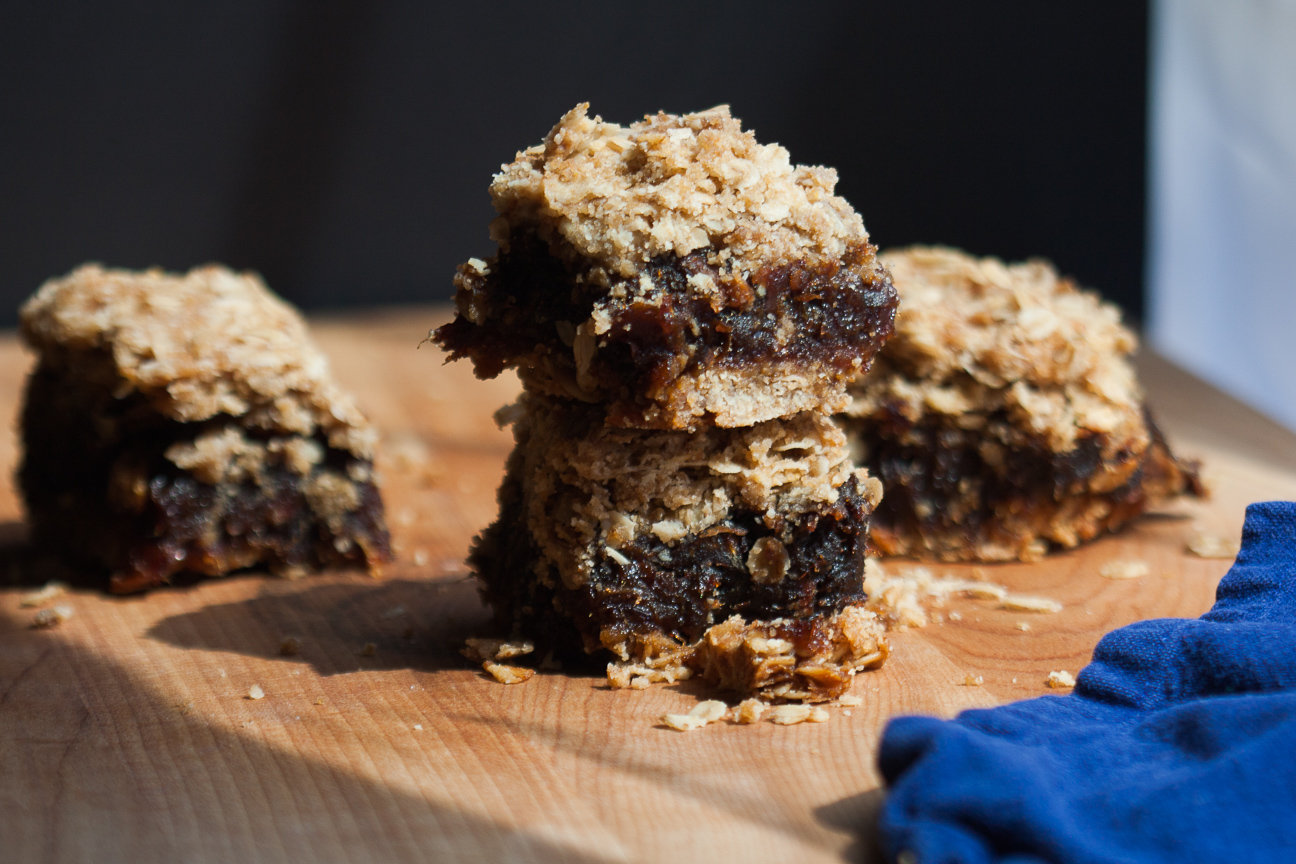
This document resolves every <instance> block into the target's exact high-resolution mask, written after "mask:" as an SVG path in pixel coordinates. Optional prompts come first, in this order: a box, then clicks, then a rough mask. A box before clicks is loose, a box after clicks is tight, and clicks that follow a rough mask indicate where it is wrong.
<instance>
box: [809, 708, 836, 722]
mask: <svg viewBox="0 0 1296 864" xmlns="http://www.w3.org/2000/svg"><path fill="white" fill-rule="evenodd" d="M831 716H832V715H830V714H829V713H828V709H827V708H823V707H820V706H818V705H816V706H814V707H813V708H811V709H810V716H809V717H807V718H806V722H807V723H827V722H828V720H829V719H830V718H831Z"/></svg>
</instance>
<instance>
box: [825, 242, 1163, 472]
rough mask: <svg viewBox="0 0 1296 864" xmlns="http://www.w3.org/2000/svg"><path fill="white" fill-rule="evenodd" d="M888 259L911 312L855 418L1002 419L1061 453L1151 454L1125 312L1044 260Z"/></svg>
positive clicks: (932, 251) (932, 254)
mask: <svg viewBox="0 0 1296 864" xmlns="http://www.w3.org/2000/svg"><path fill="white" fill-rule="evenodd" d="M878 257H879V258H880V260H881V261H882V262H883V263H884V264H885V265H886V267H887V268H888V269H889V270H890V271H891V274H892V278H893V280H894V284H895V288H896V291H897V293H899V295H900V310H899V312H898V313H897V314H896V324H895V335H894V336H893V337H892V338H891V340H890V341H889V342H888V343H887V344H886V346H885V347H884V348H883V350H882V353H881V354H880V355H879V357H878V360H877V362H876V364H875V365H874V368H873V370H872V371H871V372H870V373H869V374H867V375H865V376H863V377H862V378H861V379H859V380H858V381H856V383H855V384H854V385H853V386H852V388H851V391H852V397H853V402H852V405H851V407H850V408H849V409H848V410H847V413H848V414H849V415H851V416H855V417H865V418H867V417H870V416H873V415H876V414H878V413H880V412H882V411H884V410H889V411H898V412H899V413H900V414H902V415H903V416H904V418H905V420H907V421H908V422H909V423H911V424H918V423H920V422H922V420H924V419H925V418H927V417H938V418H948V417H959V418H962V419H961V420H960V421H959V422H960V423H961V424H964V425H966V424H968V423H974V422H976V420H975V418H976V417H978V416H985V415H988V414H991V413H994V412H996V411H999V410H1003V411H1006V412H1007V413H1008V415H1009V416H1010V417H1011V418H1012V421H1013V422H1014V423H1015V424H1016V425H1017V426H1019V427H1020V428H1022V429H1023V431H1026V432H1028V433H1029V434H1030V435H1031V436H1032V437H1038V438H1039V439H1041V440H1042V441H1044V442H1046V443H1047V445H1048V446H1049V448H1050V449H1052V450H1053V451H1055V452H1059V453H1064V452H1068V451H1070V450H1072V449H1074V447H1075V446H1076V442H1077V440H1078V439H1079V438H1080V437H1082V436H1084V435H1086V434H1102V435H1104V436H1106V439H1107V441H1108V442H1109V453H1116V452H1118V451H1122V450H1127V451H1128V450H1134V451H1141V450H1142V449H1143V448H1145V447H1146V446H1147V445H1148V441H1149V436H1148V430H1147V426H1146V424H1145V423H1144V421H1143V399H1142V392H1141V390H1140V388H1139V384H1138V381H1137V379H1136V377H1135V374H1134V368H1133V366H1132V365H1131V364H1130V362H1129V355H1130V354H1132V353H1133V351H1134V349H1135V348H1136V347H1137V345H1138V341H1137V339H1136V338H1135V336H1134V334H1133V333H1131V332H1130V331H1129V330H1128V329H1127V328H1126V327H1125V326H1123V325H1122V324H1121V323H1120V310H1118V309H1117V308H1116V307H1115V306H1113V305H1111V304H1110V303H1104V302H1102V301H1101V300H1100V299H1099V298H1098V296H1097V295H1096V294H1094V293H1092V292H1089V291H1082V290H1080V289H1079V288H1077V287H1076V285H1075V283H1074V282H1072V281H1071V280H1069V279H1063V278H1060V277H1059V276H1058V274H1057V272H1056V271H1055V270H1054V269H1053V267H1052V265H1050V264H1048V263H1047V262H1044V261H1039V260H1035V261H1028V262H1026V263H1022V264H1010V265H1005V264H1004V263H1003V262H1002V261H1000V260H999V259H997V258H974V257H972V256H970V255H967V254H966V253H963V252H959V251H958V250H955V249H947V248H942V247H924V246H915V247H911V248H908V249H902V250H897V251H888V252H885V253H883V254H881V255H879V256H878Z"/></svg>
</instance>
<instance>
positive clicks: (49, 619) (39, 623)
mask: <svg viewBox="0 0 1296 864" xmlns="http://www.w3.org/2000/svg"><path fill="white" fill-rule="evenodd" d="M71 617H72V607H71V606H51V607H49V608H48V609H42V610H40V611H39V612H37V613H36V615H35V616H34V617H33V618H32V626H33V627H39V628H42V629H44V628H48V627H57V626H58V625H60V624H62V623H63V622H64V621H66V620H67V619H69V618H71Z"/></svg>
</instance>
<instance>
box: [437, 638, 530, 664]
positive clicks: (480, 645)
mask: <svg viewBox="0 0 1296 864" xmlns="http://www.w3.org/2000/svg"><path fill="white" fill-rule="evenodd" d="M534 650H535V645H534V644H533V643H531V642H528V641H526V640H518V641H516V642H510V641H508V640H507V639H477V638H474V639H465V640H464V647H463V650H462V651H460V652H459V653H461V654H463V655H464V656H465V657H467V658H468V659H470V660H481V661H486V660H509V659H511V658H513V657H521V656H523V655H524V654H530V653H531V652H532V651H534ZM546 656H547V657H552V654H550V655H546Z"/></svg>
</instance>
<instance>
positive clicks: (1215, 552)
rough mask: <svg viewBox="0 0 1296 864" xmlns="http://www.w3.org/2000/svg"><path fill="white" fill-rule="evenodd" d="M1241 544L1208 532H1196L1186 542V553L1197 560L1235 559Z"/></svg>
mask: <svg viewBox="0 0 1296 864" xmlns="http://www.w3.org/2000/svg"><path fill="white" fill-rule="evenodd" d="M1241 550H1242V544H1241V543H1240V542H1239V541H1237V540H1233V539H1230V538H1228V537H1221V536H1220V535H1219V534H1212V533H1210V532H1209V531H1198V532H1197V533H1196V534H1194V535H1193V536H1192V538H1191V539H1190V540H1189V541H1188V551H1189V552H1191V553H1192V554H1194V555H1196V556H1197V557H1198V558H1236V557H1237V554H1238V552H1240V551H1241Z"/></svg>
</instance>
